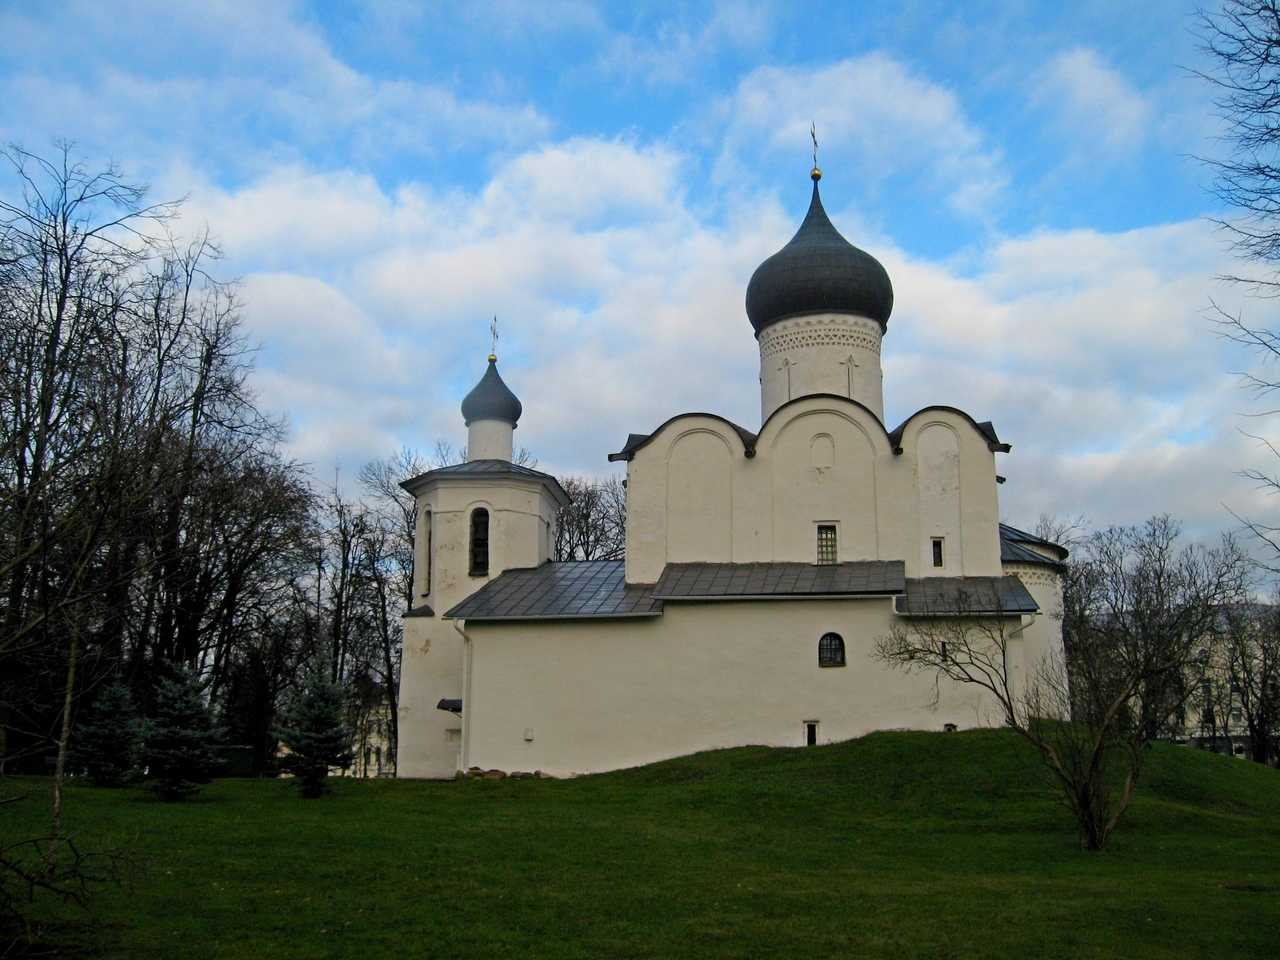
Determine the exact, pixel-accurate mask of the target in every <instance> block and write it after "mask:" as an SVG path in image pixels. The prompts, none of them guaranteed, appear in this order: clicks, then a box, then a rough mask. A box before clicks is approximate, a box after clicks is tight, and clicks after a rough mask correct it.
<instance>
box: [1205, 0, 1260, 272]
mask: <svg viewBox="0 0 1280 960" xmlns="http://www.w3.org/2000/svg"><path fill="white" fill-rule="evenodd" d="M1198 22H1199V28H1200V36H1201V42H1202V50H1203V51H1204V53H1206V54H1207V55H1208V58H1209V60H1210V62H1211V63H1212V64H1213V68H1212V69H1211V70H1209V71H1195V74H1196V75H1197V76H1199V77H1200V78H1201V79H1203V80H1205V81H1206V82H1208V83H1209V84H1210V85H1211V86H1212V87H1213V89H1214V90H1215V91H1216V93H1217V98H1216V100H1215V106H1216V107H1217V110H1218V114H1219V117H1220V118H1221V119H1222V120H1223V121H1224V123H1225V124H1226V130H1225V133H1224V134H1223V136H1222V137H1221V142H1222V143H1224V144H1225V146H1226V148H1227V152H1226V156H1225V157H1213V158H1203V159H1204V162H1205V163H1206V164H1208V165H1209V167H1210V168H1211V169H1212V170H1213V172H1214V175H1215V179H1214V186H1213V190H1214V193H1215V194H1216V195H1217V197H1218V199H1219V200H1220V201H1222V203H1223V204H1224V205H1225V206H1226V207H1228V208H1229V209H1232V210H1234V211H1235V212H1236V216H1235V217H1233V218H1220V219H1218V220H1217V221H1216V222H1217V223H1218V224H1219V225H1220V226H1221V227H1222V228H1223V229H1224V230H1226V231H1227V233H1228V235H1229V236H1230V237H1231V239H1232V242H1233V244H1234V246H1235V248H1236V250H1237V251H1238V252H1239V253H1241V254H1242V255H1244V256H1245V257H1246V258H1248V259H1251V260H1255V261H1259V262H1262V263H1270V264H1274V263H1277V262H1280V168H1278V167H1277V166H1276V164H1275V156H1276V151H1277V149H1278V148H1280V4H1278V3H1277V2H1276V0H1225V2H1224V3H1223V4H1222V7H1221V8H1220V9H1219V10H1217V11H1213V12H1210V11H1205V10H1201V11H1200V12H1199V14H1198ZM1231 279H1236V280H1241V281H1243V282H1244V283H1246V284H1248V285H1249V286H1251V287H1252V288H1253V289H1254V290H1255V292H1259V293H1264V294H1268V295H1270V294H1272V293H1275V292H1280V291H1277V284H1276V281H1275V280H1273V279H1271V278H1270V277H1265V278H1263V277H1240V276H1237V277H1232V278H1231Z"/></svg>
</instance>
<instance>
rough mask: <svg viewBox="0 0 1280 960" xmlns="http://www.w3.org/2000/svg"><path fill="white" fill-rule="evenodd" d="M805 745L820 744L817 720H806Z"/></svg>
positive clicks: (814, 745) (813, 745)
mask: <svg viewBox="0 0 1280 960" xmlns="http://www.w3.org/2000/svg"><path fill="white" fill-rule="evenodd" d="M804 745H805V746H806V747H816V746H817V745H818V721H817V720H806V721H805V722H804Z"/></svg>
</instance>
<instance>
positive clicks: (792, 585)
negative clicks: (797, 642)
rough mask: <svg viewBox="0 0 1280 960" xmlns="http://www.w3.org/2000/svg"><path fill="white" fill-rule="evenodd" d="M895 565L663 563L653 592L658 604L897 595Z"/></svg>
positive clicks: (899, 579)
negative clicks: (694, 601)
mask: <svg viewBox="0 0 1280 960" xmlns="http://www.w3.org/2000/svg"><path fill="white" fill-rule="evenodd" d="M904 578H905V566H904V564H903V563H902V561H901V560H862V561H855V562H851V563H831V564H822V565H815V564H812V563H669V564H667V565H666V567H665V568H663V571H662V576H661V577H660V578H659V579H658V582H657V584H656V585H655V586H654V588H653V595H654V596H655V597H657V598H658V599H660V600H697V599H733V598H735V597H775V596H776V597H803V596H828V597H829V596H845V595H848V596H856V595H858V594H891V593H901V592H902V590H903V583H904Z"/></svg>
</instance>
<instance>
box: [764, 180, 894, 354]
mask: <svg viewBox="0 0 1280 960" xmlns="http://www.w3.org/2000/svg"><path fill="white" fill-rule="evenodd" d="M811 176H812V178H813V199H812V200H811V201H810V202H809V212H808V213H807V214H806V215H805V218H804V223H802V224H800V229H799V230H797V231H796V235H795V236H794V237H792V238H791V242H790V243H788V244H787V245H786V246H785V247H783V248H782V249H781V250H779V251H778V252H777V253H775V254H774V255H773V256H771V257H770V258H769V259H768V260H766V261H765V262H764V263H762V264H760V266H758V267H757V268H756V272H755V273H754V274H752V276H751V282H750V283H748V284H747V317H748V318H749V319H750V320H751V326H753V327H755V330H756V334H757V335H759V333H760V331H762V330H763V329H764V328H765V327H768V326H770V325H771V324H775V323H777V322H778V321H779V320H785V319H787V318H788V317H798V316H803V315H805V314H812V313H853V314H857V315H858V316H860V317H869V318H871V319H872V320H875V321H876V322H877V323H879V324H880V328H881V329H882V330H883V329H885V328H886V327H887V326H888V323H889V314H890V313H891V312H892V311H893V285H892V284H891V283H890V282H889V274H888V273H886V272H885V269H884V267H883V266H882V265H881V263H880V261H879V260H877V259H876V258H875V257H873V256H871V254H869V253H867V252H866V251H865V250H859V249H858V248H857V247H855V246H854V245H853V244H851V243H850V242H849V241H848V240H846V239H845V238H844V237H842V236H840V231H838V230H837V229H836V228H835V227H834V226H832V225H831V220H830V219H828V217H827V211H825V210H823V209H822V198H821V197H820V196H819V195H818V180H819V178H820V177H821V176H822V174H821V173H820V172H819V171H818V169H817V168H816V167H815V168H814V170H813V173H812V174H811Z"/></svg>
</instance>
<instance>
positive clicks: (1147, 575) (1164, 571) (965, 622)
mask: <svg viewBox="0 0 1280 960" xmlns="http://www.w3.org/2000/svg"><path fill="white" fill-rule="evenodd" d="M1176 539H1177V525H1176V524H1175V523H1174V522H1173V521H1172V520H1170V519H1169V518H1168V517H1156V518H1153V519H1152V520H1150V521H1148V522H1147V523H1146V524H1145V525H1143V526H1142V527H1137V528H1116V529H1112V530H1105V531H1101V532H1099V533H1097V534H1094V535H1093V536H1092V537H1091V538H1090V539H1089V540H1088V542H1087V544H1086V546H1085V550H1084V554H1085V556H1084V557H1082V558H1079V559H1076V560H1074V561H1072V566H1074V567H1075V568H1076V571H1075V573H1074V574H1073V576H1074V584H1073V587H1072V593H1071V594H1070V595H1069V596H1068V597H1067V600H1066V602H1065V603H1064V610H1063V634H1064V645H1065V647H1066V649H1067V651H1068V654H1067V656H1059V655H1057V654H1051V655H1050V656H1048V657H1047V658H1046V659H1044V660H1043V661H1042V662H1040V663H1037V664H1032V665H1031V669H1029V670H1028V671H1027V676H1026V679H1025V681H1024V682H1023V685H1022V687H1021V689H1019V688H1018V687H1017V686H1016V684H1015V681H1014V680H1013V679H1012V677H1013V671H1012V669H1011V664H1012V663H1013V662H1014V661H1015V660H1016V657H1017V655H1018V654H1017V653H1015V650H1014V647H1015V644H1017V643H1019V642H1020V634H1021V630H1022V627H1023V624H1022V622H1021V621H1020V619H1018V618H1017V617H1013V616H1008V615H1001V613H1002V609H1001V607H1000V606H999V602H998V601H999V598H998V596H997V597H983V596H965V595H962V596H961V597H960V598H959V600H958V601H956V602H953V603H950V604H949V605H948V606H947V608H946V609H939V610H937V611H934V612H933V613H934V615H932V616H924V617H920V618H917V619H914V620H912V621H911V622H910V623H908V624H902V623H898V624H895V626H894V627H893V628H892V630H891V631H890V633H889V635H888V636H886V637H883V638H881V639H880V640H879V641H878V643H877V646H876V655H877V657H878V658H879V659H881V660H882V661H884V662H886V663H889V664H891V665H893V666H897V667H899V668H902V669H905V670H908V671H923V672H926V673H932V674H933V676H934V678H935V684H934V696H935V699H936V697H937V696H938V695H939V690H940V687H939V683H940V682H941V681H942V680H943V679H946V680H948V681H951V682H954V683H957V684H964V685H976V686H977V687H980V688H981V689H983V690H985V691H987V693H988V694H990V696H991V699H992V701H993V702H994V704H995V705H996V707H997V709H998V711H999V713H1000V714H1001V717H1002V719H1003V721H1004V723H1006V724H1007V725H1008V726H1009V727H1010V728H1012V729H1013V730H1015V731H1017V733H1018V734H1019V735H1021V736H1022V737H1023V738H1024V739H1025V740H1027V741H1028V742H1029V743H1030V744H1031V745H1032V746H1034V747H1035V749H1036V751H1037V752H1038V754H1039V756H1040V758H1041V759H1042V760H1043V762H1044V764H1045V766H1046V767H1047V768H1048V770H1049V771H1050V772H1051V774H1052V775H1053V777H1054V779H1055V781H1056V783H1057V784H1058V786H1059V788H1060V789H1061V790H1062V794H1063V797H1064V799H1065V801H1066V803H1067V805H1068V807H1069V808H1070V809H1071V811H1072V813H1073V815H1074V816H1075V818H1076V823H1077V825H1078V828H1079V834H1080V842H1081V845H1082V846H1083V847H1085V848H1086V849H1089V850H1099V849H1102V848H1103V847H1105V846H1106V844H1107V841H1108V839H1109V837H1110V836H1111V834H1112V832H1113V831H1114V830H1115V828H1116V826H1117V825H1118V824H1119V822H1120V820H1121V818H1122V817H1123V815H1124V812H1125V810H1126V809H1127V808H1128V806H1129V803H1130V801H1131V800H1132V798H1133V791H1134V789H1135V787H1136V785H1137V782H1138V777H1139V774H1140V772H1141V768H1142V760H1143V755H1144V747H1145V746H1146V745H1147V744H1148V743H1149V742H1150V741H1151V740H1152V739H1154V738H1155V737H1156V736H1158V735H1159V734H1160V733H1161V732H1162V731H1163V730H1164V729H1165V728H1166V726H1167V724H1168V723H1169V720H1170V718H1171V717H1173V716H1174V715H1175V714H1176V713H1177V712H1178V711H1179V710H1180V709H1181V707H1182V705H1183V702H1184V701H1185V698H1186V696H1187V694H1188V691H1187V686H1186V683H1185V676H1186V673H1187V668H1188V666H1189V664H1190V663H1191V662H1192V659H1193V657H1194V655H1195V651H1196V650H1198V649H1199V645H1200V644H1201V643H1203V642H1204V640H1205V638H1206V637H1207V636H1210V635H1212V634H1213V633H1214V632H1215V630H1216V629H1217V627H1218V625H1219V623H1220V617H1219V613H1220V611H1221V609H1222V608H1223V606H1224V605H1226V604H1230V603H1235V602H1238V601H1239V600H1240V599H1241V598H1242V596H1243V593H1244V588H1245V572H1246V562H1245V559H1244V557H1243V556H1242V554H1240V552H1239V551H1238V550H1237V549H1236V548H1235V546H1234V544H1233V543H1232V542H1231V541H1230V540H1229V539H1227V540H1224V542H1223V544H1222V545H1221V546H1219V547H1217V548H1213V549H1208V548H1203V547H1199V546H1195V545H1191V546H1185V547H1178V546H1177V544H1176ZM926 612H927V611H926ZM1019 653H1020V651H1019Z"/></svg>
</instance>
